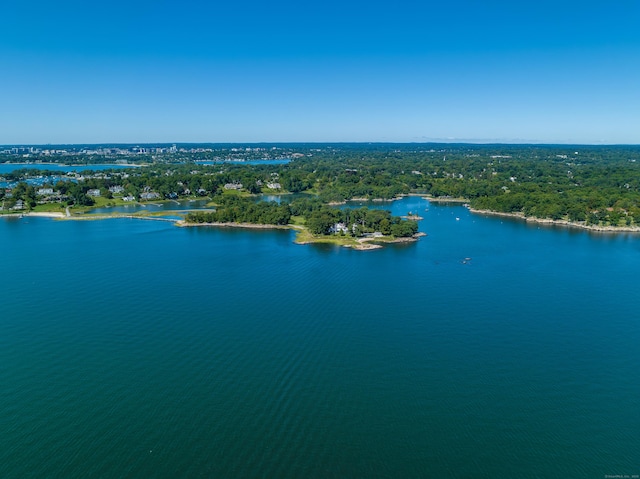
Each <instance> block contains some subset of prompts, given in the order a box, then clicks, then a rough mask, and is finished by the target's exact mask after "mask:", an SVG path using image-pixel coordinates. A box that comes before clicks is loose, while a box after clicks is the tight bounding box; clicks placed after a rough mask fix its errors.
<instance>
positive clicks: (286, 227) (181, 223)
mask: <svg viewBox="0 0 640 479" xmlns="http://www.w3.org/2000/svg"><path fill="white" fill-rule="evenodd" d="M175 223H176V226H178V227H179V228H193V227H197V226H215V227H223V228H247V229H254V230H289V229H293V228H292V225H271V224H258V223H233V222H231V223H221V222H214V223H187V222H186V221H185V220H176V221H175Z"/></svg>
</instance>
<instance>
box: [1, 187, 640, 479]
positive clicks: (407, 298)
mask: <svg viewBox="0 0 640 479" xmlns="http://www.w3.org/2000/svg"><path fill="white" fill-rule="evenodd" d="M387 206H388V207H390V208H391V209H392V210H393V213H394V214H406V213H407V212H408V211H412V212H414V213H415V212H418V214H420V215H421V216H423V217H424V220H423V221H421V222H420V228H421V230H423V231H425V232H427V233H428V236H427V237H423V238H421V239H420V241H419V242H418V243H414V244H408V245H397V246H391V247H387V248H384V249H381V250H375V251H366V252H358V251H351V250H348V249H344V248H337V247H329V246H313V245H305V246H300V245H295V244H293V243H292V240H293V233H291V232H289V231H265V230H260V231H256V230H234V229H215V228H177V227H175V226H173V225H172V224H170V223H164V222H152V221H141V220H132V219H113V220H105V221H55V220H50V219H45V218H22V219H18V218H4V219H2V221H0V246H1V247H2V248H3V251H5V254H4V256H3V261H2V262H1V263H0V265H1V266H0V272H1V273H2V278H3V279H4V281H3V287H2V288H0V305H1V314H0V328H1V331H2V334H1V335H0V431H1V432H2V434H0V477H3V478H23V477H51V478H57V477H60V478H76V477H77V478H86V477H114V478H116V477H163V478H164V477H166V478H173V477H265V478H266V477H269V478H271V477H285V478H287V477H291V478H298V477H305V478H306V477H319V478H324V477H336V478H342V477H363V478H364V477H367V478H368V477H434V478H441V477H456V478H457V477H460V478H469V477H487V478H493V477H523V478H529V477H530V478H534V477H563V478H565V477H598V478H602V477H604V476H605V475H606V474H629V475H631V474H638V473H639V472H640V470H639V458H640V455H639V453H638V451H640V437H639V436H638V431H639V430H640V413H638V406H637V405H638V398H640V375H639V374H638V371H640V359H639V355H638V353H637V350H638V344H639V341H640V319H639V316H640V315H639V313H638V311H640V295H638V293H637V272H638V271H639V268H640V238H639V237H638V236H634V235H621V236H611V235H602V234H590V233H588V232H584V231H579V230H568V229H560V228H543V227H538V226H531V225H527V224H525V223H523V222H520V221H515V220H514V221H505V220H503V219H496V218H484V217H482V216H477V215H472V214H470V213H469V212H468V211H467V210H466V209H465V208H462V207H459V206H438V205H429V204H428V203H427V202H426V201H425V200H422V199H420V198H408V199H405V200H402V201H396V202H393V203H390V204H387ZM427 209H428V211H426V210H427ZM456 218H458V219H456Z"/></svg>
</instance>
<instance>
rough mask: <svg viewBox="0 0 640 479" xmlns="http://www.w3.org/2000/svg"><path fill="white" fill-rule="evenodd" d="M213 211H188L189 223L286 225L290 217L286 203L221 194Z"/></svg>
mask: <svg viewBox="0 0 640 479" xmlns="http://www.w3.org/2000/svg"><path fill="white" fill-rule="evenodd" d="M217 200H218V202H219V206H218V207H217V208H216V210H215V211H206V212H204V211H197V212H192V213H189V214H188V215H187V216H186V218H185V219H186V221H187V222H189V223H253V224H271V225H286V224H289V220H290V219H291V208H289V205H288V204H282V205H279V204H278V203H276V202H273V201H259V202H257V203H256V202H255V201H252V200H251V199H247V198H241V197H238V196H226V197H225V196H221V197H219V198H218V199H217Z"/></svg>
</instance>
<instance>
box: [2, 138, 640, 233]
mask: <svg viewBox="0 0 640 479" xmlns="http://www.w3.org/2000/svg"><path fill="white" fill-rule="evenodd" d="M639 160H640V147H638V146H584V145H577V146H575V145H572V146H561V145H465V144H459V145H455V144H435V143H429V144H347V143H341V144H311V145H306V144H274V145H263V144H261V145H237V146H229V145H215V144H203V145H195V144H194V145H143V146H136V147H128V146H126V145H118V146H113V147H109V146H100V147H98V146H95V147H87V146H86V145H85V146H83V147H78V148H77V149H74V147H72V146H65V147H64V148H62V147H61V148H56V147H49V148H47V149H43V148H42V147H33V146H31V147H28V146H25V147H12V148H7V149H4V150H2V148H0V167H2V168H0V186H1V188H0V214H16V213H17V214H26V213H31V212H36V213H41V214H45V213H47V214H52V213H65V211H67V210H68V211H70V216H75V215H77V214H78V213H86V212H87V211H91V209H92V208H96V207H106V206H122V205H126V204H133V203H137V204H143V205H144V204H149V203H154V202H161V201H177V200H202V201H204V202H212V204H215V208H216V210H215V217H213V216H212V217H207V216H206V215H207V214H212V213H207V212H206V211H203V212H199V211H195V212H192V213H191V214H186V218H185V221H186V222H187V223H198V224H202V223H251V224H254V223H257V224H272V225H277V226H287V225H291V226H297V227H300V228H306V229H307V230H308V231H309V232H310V233H311V234H314V235H316V236H318V237H320V236H327V237H331V238H336V237H341V236H342V237H351V238H356V239H357V238H360V239H362V238H365V237H368V235H373V234H374V233H380V234H381V235H382V236H384V237H387V238H391V237H393V238H409V237H411V236H413V235H414V234H415V232H416V231H413V230H415V229H416V227H415V225H414V223H415V222H413V223H412V221H413V220H415V219H417V218H418V216H412V215H409V216H407V220H408V221H407V220H402V218H400V220H398V219H395V218H393V217H390V216H389V217H384V218H383V217H382V216H379V215H381V213H376V212H375V211H380V210H373V209H371V208H367V205H364V207H365V208H366V209H367V211H370V212H371V213H367V214H366V215H364V213H356V212H355V211H357V210H347V209H346V208H345V202H346V201H354V200H356V199H357V200H358V201H361V202H366V201H372V200H374V201H375V200H378V201H386V200H392V199H394V198H398V197H401V196H403V195H408V194H417V195H422V196H425V197H427V198H428V199H430V200H431V201H443V202H454V201H459V202H464V203H467V204H468V206H469V207H470V209H471V211H472V212H474V213H478V214H479V213H485V214H502V215H508V216H511V217H516V218H523V219H525V220H527V221H539V222H543V223H553V224H558V225H567V226H577V227H581V228H587V229H592V230H599V231H612V232H622V231H638V230H640V161H639ZM109 162H111V163H112V164H111V165H110V166H108V165H105V163H109ZM115 162H117V164H116V163H115ZM18 163H20V164H18ZM69 164H76V165H77V164H83V165H85V166H86V170H83V169H80V170H79V169H78V167H74V168H67V169H65V168H64V167H63V165H69ZM53 165H55V166H56V168H53ZM96 165H101V166H100V168H98V167H97V166H96ZM131 165H137V166H139V167H137V168H130V166H131ZM256 195H262V197H263V198H267V199H269V198H271V199H274V200H277V206H270V207H263V206H262V205H259V203H256V200H255V199H256ZM241 199H243V201H240V200H241ZM244 200H246V201H244ZM234 201H235V202H236V203H233V202H234ZM263 208H264V211H263V210H262V209H263ZM258 210H260V211H258ZM202 215H205V216H202ZM218 215H224V216H218ZM243 216H244V218H243ZM361 216H364V218H361ZM379 241H382V240H379Z"/></svg>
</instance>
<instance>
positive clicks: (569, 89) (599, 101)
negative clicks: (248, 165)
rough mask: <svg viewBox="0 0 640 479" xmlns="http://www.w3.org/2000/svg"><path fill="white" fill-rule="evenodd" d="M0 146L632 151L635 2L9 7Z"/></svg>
mask: <svg viewBox="0 0 640 479" xmlns="http://www.w3.org/2000/svg"><path fill="white" fill-rule="evenodd" d="M3 17H4V19H5V22H3V28H2V29H0V65H2V71H3V73H2V75H0V91H2V93H3V95H2V106H1V107H0V145H45V144H116V143H126V144H135V143H140V144H144V143H151V144H152V143H287V142H415V143H422V142H438V143H441V142H445V143H446V142H451V143H513V144H525V143H526V144H539V143H541V144H596V145H597V144H640V114H639V112H640V89H639V88H638V86H637V85H640V62H638V58H640V33H639V32H638V29H637V23H638V20H640V2H637V1H633V0H620V1H617V2H613V3H605V2H589V1H587V2H573V1H562V2H551V1H548V0H542V1H539V2H535V3H525V4H520V3H517V2H506V1H503V0H490V1H488V2H482V3H480V2H472V1H470V0H469V1H457V2H447V3H446V4H444V2H414V1H400V2H393V3H388V2H386V3H381V2H375V1H374V2H362V1H351V2H346V3H345V2H337V1H333V0H330V1H328V2H323V3H322V4H313V5H306V6H305V5H301V4H299V3H294V2H290V1H275V2H270V3H264V2H253V1H250V0H247V1H244V2H233V3H231V2H228V3H221V2H200V1H188V2H180V3H178V2H176V1H173V0H166V1H163V2H151V1H148V0H132V1H129V2H124V1H122V0H114V1H113V2H109V3H108V4H99V5H94V4H86V3H84V2H79V1H77V0H63V1H61V2H44V1H31V2H18V1H13V0H11V1H10V2H9V5H6V6H3Z"/></svg>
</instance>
